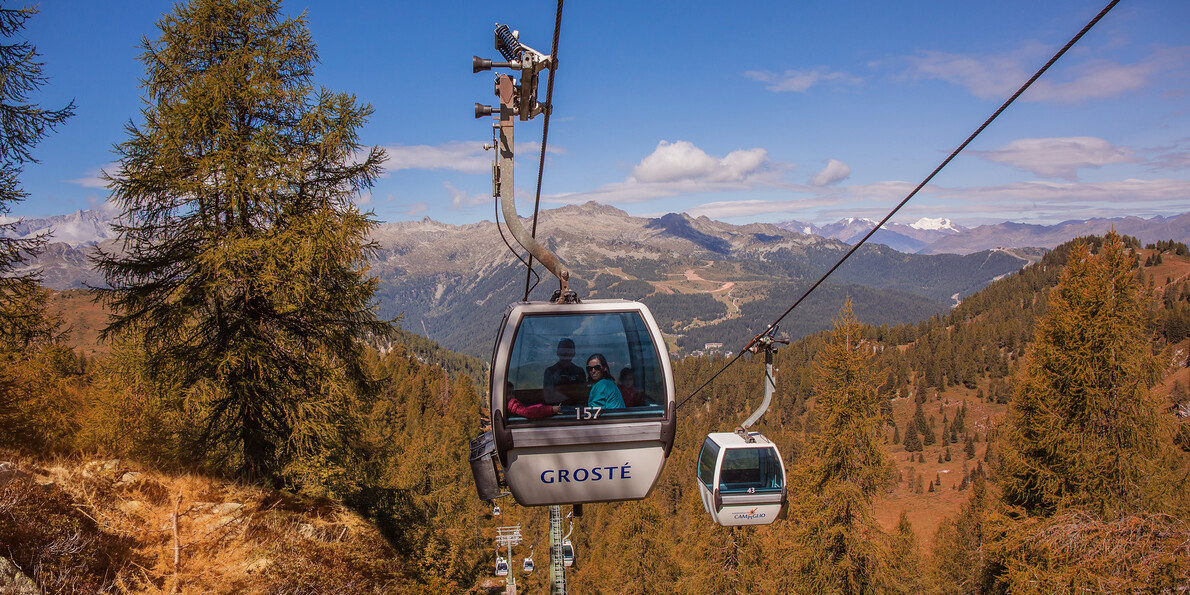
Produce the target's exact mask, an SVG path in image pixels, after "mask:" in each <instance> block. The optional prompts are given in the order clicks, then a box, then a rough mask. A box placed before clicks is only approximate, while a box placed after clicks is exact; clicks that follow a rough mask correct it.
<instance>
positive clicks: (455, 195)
mask: <svg viewBox="0 0 1190 595" xmlns="http://www.w3.org/2000/svg"><path fill="white" fill-rule="evenodd" d="M442 187H443V188H446V192H447V193H449V194H450V208H452V209H462V208H465V207H473V206H475V205H481V204H484V203H487V202H490V201H491V200H492V197H491V196H489V195H476V194H468V193H467V192H466V191H463V190H459V189H458V188H456V187H455V185H454V184H451V183H450V182H442Z"/></svg>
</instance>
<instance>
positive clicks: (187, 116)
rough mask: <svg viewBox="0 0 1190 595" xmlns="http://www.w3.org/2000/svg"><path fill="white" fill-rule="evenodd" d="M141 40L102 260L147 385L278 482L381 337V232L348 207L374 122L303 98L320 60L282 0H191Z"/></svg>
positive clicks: (312, 94)
mask: <svg viewBox="0 0 1190 595" xmlns="http://www.w3.org/2000/svg"><path fill="white" fill-rule="evenodd" d="M158 27H159V28H160V36H159V37H158V38H157V39H155V40H149V39H148V38H145V39H144V40H143V41H142V48H143V53H142V55H141V61H142V62H143V64H144V66H145V77H144V79H143V80H142V89H143V97H142V101H143V104H144V106H143V108H142V110H141V117H142V120H143V122H141V123H139V124H137V123H129V125H128V126H127V133H128V139H127V140H125V141H124V142H123V143H121V144H119V145H117V147H116V151H117V153H118V155H119V164H118V168H117V170H116V171H115V172H114V173H111V174H109V175H108V182H109V187H110V188H111V191H112V199H113V200H114V201H115V202H116V203H117V204H118V205H119V206H120V207H121V208H122V210H123V214H122V217H121V224H120V225H118V226H116V231H117V232H118V233H119V239H120V242H121V244H120V247H119V249H116V250H113V251H102V252H99V253H98V255H97V256H96V258H95V262H96V265H97V266H98V268H99V269H100V270H101V271H102V272H103V274H104V276H105V279H106V281H107V283H108V286H109V289H105V290H102V291H101V292H100V296H101V297H102V298H103V299H105V301H106V302H107V304H108V305H109V306H110V307H111V308H112V309H113V311H114V312H115V314H114V315H113V317H112V319H111V320H110V322H109V324H108V326H107V327H106V329H105V331H104V336H105V337H109V338H110V337H116V336H130V337H134V338H135V339H136V343H137V344H138V345H139V347H140V349H143V351H144V353H145V359H144V361H145V362H146V364H145V365H146V366H147V367H148V368H149V370H150V372H151V375H152V377H154V378H157V379H158V381H159V382H161V383H162V384H166V383H168V384H169V385H172V386H178V387H181V388H182V390H183V391H184V393H185V406H187V407H189V408H190V409H191V410H192V411H193V412H194V413H193V414H194V415H195V416H198V417H199V418H201V420H202V425H201V431H200V432H198V433H197V436H198V441H199V446H200V448H201V449H202V450H200V452H201V453H202V456H204V457H205V458H207V460H209V461H215V462H216V463H217V464H219V465H221V466H222V468H225V469H227V468H230V469H232V470H234V471H235V472H236V473H237V474H238V475H239V476H241V477H245V478H250V479H256V480H265V481H270V482H273V483H276V481H277V480H278V479H279V477H280V472H281V470H282V469H283V468H284V466H285V465H286V464H287V463H288V462H292V461H293V460H295V459H296V458H297V457H299V456H300V455H301V454H302V453H305V452H310V451H311V450H313V449H315V448H317V447H318V445H319V444H320V443H321V442H322V441H324V440H326V439H328V438H329V437H330V436H331V435H332V434H333V433H334V432H335V431H336V424H338V423H340V416H339V414H338V413H337V412H338V411H339V410H340V405H339V403H341V402H342V401H343V395H344V394H345V391H347V390H348V389H349V387H350V386H351V385H352V384H353V383H354V382H356V381H359V380H362V379H363V377H364V376H363V368H362V366H361V361H362V360H361V356H360V353H361V342H360V341H361V339H364V338H367V337H369V336H371V335H375V334H387V333H388V332H390V331H391V326H390V325H389V323H388V322H386V321H380V320H378V319H377V318H376V315H375V310H374V308H375V305H374V303H373V296H374V292H375V288H376V283H377V282H376V280H375V279H372V278H369V277H367V275H366V266H365V262H366V259H367V258H368V257H369V256H370V255H371V254H372V253H373V251H374V250H375V245H374V244H373V243H371V242H370V241H369V240H368V239H367V238H368V231H369V229H370V228H371V227H372V226H374V225H375V221H374V220H372V219H371V218H370V214H368V213H362V212H361V211H360V210H359V209H358V208H357V207H356V206H355V204H354V203H353V198H355V197H356V196H358V194H359V193H360V192H362V191H364V190H366V189H367V188H369V187H370V186H371V184H372V183H373V181H374V180H375V178H376V177H377V176H378V175H379V174H380V173H381V163H382V162H383V160H384V158H385V155H384V152H383V151H382V150H380V149H378V148H371V149H368V150H364V149H362V148H361V144H360V142H359V139H358V130H359V128H360V126H361V125H362V124H363V123H364V122H365V121H366V119H367V118H368V117H369V116H370V114H371V113H372V111H373V110H372V108H371V106H369V105H361V104H357V102H356V99H355V98H354V96H352V95H349V94H347V93H332V92H330V91H327V90H325V89H321V90H317V91H316V90H315V89H314V87H313V86H312V83H311V80H312V77H313V68H314V65H315V63H316V62H317V59H318V58H317V53H316V51H315V46H314V42H313V40H312V39H311V37H310V32H309V30H308V28H307V26H306V24H305V22H304V20H302V19H301V18H287V17H285V16H283V15H282V14H281V8H280V3H279V2H278V1H277V0H193V1H191V2H189V3H184V4H178V5H177V6H175V8H174V12H173V13H172V14H169V15H166V16H164V17H163V18H162V19H161V20H160V21H159V22H158Z"/></svg>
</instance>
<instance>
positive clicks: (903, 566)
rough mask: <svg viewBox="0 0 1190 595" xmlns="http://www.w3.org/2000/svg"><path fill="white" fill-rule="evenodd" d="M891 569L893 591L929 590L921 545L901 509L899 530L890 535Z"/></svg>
mask: <svg viewBox="0 0 1190 595" xmlns="http://www.w3.org/2000/svg"><path fill="white" fill-rule="evenodd" d="M889 570H890V571H891V575H892V581H893V582H892V584H890V585H889V592H891V593H906V594H910V593H922V592H924V591H927V588H926V577H925V575H924V573H923V572H922V555H921V545H920V544H919V543H918V540H917V534H916V533H914V532H913V525H912V524H910V522H909V516H908V515H907V514H905V511H901V517H900V518H899V519H898V520H897V532H896V533H894V534H892V535H891V536H890V537H889Z"/></svg>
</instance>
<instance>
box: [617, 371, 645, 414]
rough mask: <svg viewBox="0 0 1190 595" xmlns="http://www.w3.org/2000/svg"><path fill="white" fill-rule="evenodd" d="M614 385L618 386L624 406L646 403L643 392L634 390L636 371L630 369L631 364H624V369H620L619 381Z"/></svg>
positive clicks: (636, 405)
mask: <svg viewBox="0 0 1190 595" xmlns="http://www.w3.org/2000/svg"><path fill="white" fill-rule="evenodd" d="M616 385H617V386H619V387H620V394H621V395H623V397H624V406H625V407H640V406H641V405H645V404H646V403H645V402H644V400H645V399H644V396H645V395H644V393H642V392H638V391H637V390H636V373H635V372H633V371H632V367H631V366H624V369H622V370H620V381H619V382H617V383H616Z"/></svg>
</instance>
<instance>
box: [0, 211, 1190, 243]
mask: <svg viewBox="0 0 1190 595" xmlns="http://www.w3.org/2000/svg"><path fill="white" fill-rule="evenodd" d="M118 215H119V212H118V211H116V210H115V208H114V207H112V206H111V205H109V204H106V203H105V204H103V205H101V206H100V207H98V208H96V209H88V210H80V211H75V212H74V213H71V214H69V215H56V216H52V217H44V218H24V219H19V220H18V219H17V218H14V217H6V216H4V215H0V224H4V223H15V226H14V227H13V229H12V230H11V233H9V234H7V235H10V236H14V237H30V236H33V235H38V234H42V233H51V234H52V236H53V237H52V241H53V242H60V243H63V244H66V245H68V246H70V247H73V248H79V247H81V246H88V245H93V244H98V243H100V242H103V241H105V240H109V239H113V238H115V237H116V234H115V232H114V231H113V230H112V224H113V223H114V222H115V220H116V218H117V216H118ZM670 216H673V215H672V214H671V215H670ZM659 221H660V223H659V225H666V218H665V217H661V218H659ZM876 223H877V221H874V220H872V219H861V218H854V217H848V218H846V219H840V220H839V221H836V222H834V223H831V224H828V225H823V226H819V225H816V224H814V223H807V222H804V221H797V220H788V221H781V222H778V223H776V224H775V225H776V226H777V227H780V228H781V229H784V230H787V231H793V232H797V233H801V234H805V235H816V236H822V237H824V238H831V239H836V240H840V241H842V242H845V243H847V244H853V243H855V242H857V241H859V240H860V239H861V238H863V236H864V235H865V234H867V233H868V231H870V230H871V229H872V227H874V226H875V225H876ZM385 225H401V224H400V223H392V224H385ZM1113 228H1114V229H1115V230H1116V231H1117V232H1120V233H1122V234H1127V235H1131V236H1134V237H1136V238H1138V239H1140V241H1142V242H1144V243H1152V242H1157V241H1160V240H1171V239H1172V240H1177V241H1180V242H1190V212H1187V213H1183V214H1181V215H1175V216H1172V217H1163V216H1156V217H1152V218H1150V219H1142V218H1140V217H1116V218H1111V219H1104V218H1094V219H1086V220H1069V221H1063V222H1061V223H1057V224H1054V225H1037V224H1029V223H1014V222H1011V221H1005V222H1003V223H996V224H989V225H980V226H977V227H970V228H969V227H964V226H962V225H959V224H957V223H955V222H953V221H951V220H950V219H947V218H943V217H938V218H930V217H923V218H921V219H918V220H917V221H915V222H913V223H909V224H904V223H897V222H890V223H886V224H885V225H884V226H883V227H881V228H880V230H879V231H877V232H876V233H875V234H873V235H872V238H871V240H869V242H870V243H875V244H884V245H885V246H888V247H890V248H892V249H894V250H896V251H898V252H905V253H907V254H971V253H974V252H980V251H983V250H993V249H996V248H1053V247H1054V246H1057V245H1058V244H1061V243H1063V242H1066V241H1068V240H1070V239H1072V238H1076V237H1079V236H1085V235H1103V234H1104V233H1107V231H1109V230H1111V229H1113Z"/></svg>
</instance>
